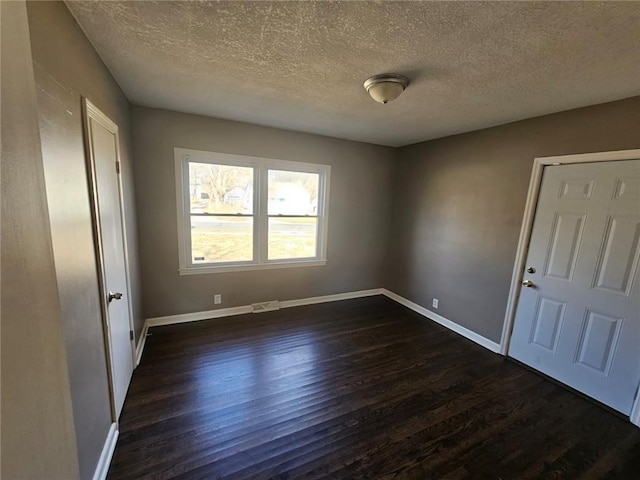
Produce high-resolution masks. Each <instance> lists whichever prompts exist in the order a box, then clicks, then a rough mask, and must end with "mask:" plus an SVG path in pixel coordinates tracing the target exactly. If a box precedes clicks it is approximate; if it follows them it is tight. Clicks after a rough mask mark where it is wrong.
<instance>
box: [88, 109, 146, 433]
mask: <svg viewBox="0 0 640 480" xmlns="http://www.w3.org/2000/svg"><path fill="white" fill-rule="evenodd" d="M82 107H83V108H82V114H83V128H84V138H85V142H84V144H85V154H86V163H87V174H88V179H89V196H90V199H91V217H92V222H91V223H92V225H93V236H94V244H95V248H96V263H97V267H98V283H99V288H100V309H101V314H102V315H101V316H102V330H103V334H104V342H105V351H106V354H107V370H108V372H109V394H110V400H111V417H112V420H113V422H115V423H116V424H117V423H118V416H117V413H116V402H115V387H114V384H115V381H114V378H113V376H114V373H113V350H112V346H111V338H110V336H109V314H108V301H107V288H106V277H105V269H104V256H103V247H102V234H101V232H100V212H99V207H98V189H97V178H96V167H95V160H94V157H93V145H92V143H91V140H90V138H91V137H90V126H89V118H92V119H93V120H95V121H96V122H98V123H99V124H100V125H102V126H103V127H104V128H105V129H107V130H108V131H109V132H110V133H112V134H113V135H114V136H115V139H116V161H117V165H118V167H117V168H118V169H119V172H120V173H119V175H118V198H119V204H120V222H121V226H122V247H123V252H124V269H125V281H126V285H125V287H126V293H125V298H126V300H127V309H128V310H129V330H130V331H134V326H133V306H132V304H131V278H130V272H129V250H128V249H127V230H126V221H125V212H124V196H123V188H122V170H121V166H120V165H121V163H120V134H119V132H118V125H116V124H115V123H114V122H113V121H112V120H111V119H110V118H109V117H107V116H106V115H105V114H104V113H102V112H101V111H100V110H99V109H98V108H97V107H96V106H95V105H94V104H93V103H91V101H90V100H89V99H87V98H85V97H83V98H82ZM114 168H116V166H115V165H114ZM130 346H131V359H132V362H133V365H134V366H135V364H136V351H135V341H134V340H133V339H132V340H131V341H130Z"/></svg>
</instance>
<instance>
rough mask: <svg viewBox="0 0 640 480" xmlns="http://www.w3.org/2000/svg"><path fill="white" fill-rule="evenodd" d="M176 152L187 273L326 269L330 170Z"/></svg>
mask: <svg viewBox="0 0 640 480" xmlns="http://www.w3.org/2000/svg"><path fill="white" fill-rule="evenodd" d="M174 152H175V162H176V192H177V206H178V212H177V213H178V243H179V266H180V268H179V269H180V273H181V274H194V273H213V272H224V271H241V270H258V269H268V268H285V267H295V266H317V265H324V264H326V260H327V256H326V251H327V226H328V209H327V206H328V199H329V180H330V173H331V167H330V166H328V165H319V164H312V163H303V162H291V161H284V160H273V159H267V158H260V157H248V156H242V155H230V154H223V153H214V152H204V151H198V150H188V149H183V148H176V149H175V151H174Z"/></svg>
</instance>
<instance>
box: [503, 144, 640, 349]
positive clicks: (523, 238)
mask: <svg viewBox="0 0 640 480" xmlns="http://www.w3.org/2000/svg"><path fill="white" fill-rule="evenodd" d="M638 158H640V149H634V150H617V151H613V152H597V153H583V154H578V155H562V156H556V157H539V158H535V159H534V160H533V170H532V172H531V180H530V182H529V192H528V194H527V203H526V205H525V209H524V216H523V219H522V227H521V229H520V238H519V239H518V249H517V251H516V258H515V262H514V267H513V272H512V274H511V287H510V289H509V297H508V299H507V309H506V313H505V318H504V323H503V327H502V336H501V339H500V353H501V354H502V355H507V354H508V352H509V342H510V340H511V332H512V330H513V322H514V320H515V314H516V308H517V303H518V296H519V294H520V288H521V285H520V283H521V281H522V275H523V270H524V266H525V262H526V260H527V253H528V248H529V240H530V238H531V230H532V228H533V219H534V216H535V211H536V204H537V203H538V194H539V192H540V183H541V182H542V173H543V170H544V167H545V166H547V165H565V164H573V163H589V162H611V161H616V160H635V159H638Z"/></svg>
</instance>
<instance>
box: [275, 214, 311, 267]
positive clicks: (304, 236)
mask: <svg viewBox="0 0 640 480" xmlns="http://www.w3.org/2000/svg"><path fill="white" fill-rule="evenodd" d="M317 231H318V219H317V218H314V217H311V218H300V217H294V218H291V217H276V218H273V217H271V218H269V244H268V257H269V260H276V259H285V258H309V257H315V256H316V241H317Z"/></svg>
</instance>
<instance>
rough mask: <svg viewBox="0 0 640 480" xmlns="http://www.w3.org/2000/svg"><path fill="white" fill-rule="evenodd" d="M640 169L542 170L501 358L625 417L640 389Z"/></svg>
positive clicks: (629, 165)
mask: <svg viewBox="0 0 640 480" xmlns="http://www.w3.org/2000/svg"><path fill="white" fill-rule="evenodd" d="M639 240H640V160H628V161H616V162H598V163H583V164H572V165H558V166H547V167H545V169H544V175H543V178H542V185H541V187H540V196H539V199H538V204H537V208H536V214H535V220H534V224H533V230H532V234H531V241H530V244H529V253H528V256H527V261H526V266H525V268H526V269H527V270H526V272H525V273H524V281H523V286H522V289H521V291H520V298H519V301H518V307H517V311H516V317H515V323H514V329H513V334H512V337H511V344H510V347H509V355H510V356H512V357H514V358H516V359H517V360H519V361H521V362H523V363H525V364H527V365H530V366H531V367H533V368H535V369H537V370H539V371H541V372H543V373H545V374H547V375H549V376H551V377H553V378H555V379H557V380H559V381H561V382H563V383H565V384H567V385H569V386H571V387H573V388H575V389H576V390H579V391H581V392H583V393H585V394H587V395H589V396H591V397H593V398H595V399H597V400H599V401H600V402H602V403H604V404H606V405H609V406H610V407H612V408H614V409H616V410H618V411H620V412H622V413H624V414H627V415H628V414H629V413H630V411H631V407H632V405H633V400H634V397H635V394H636V390H637V388H638V384H639V381H640V293H639V292H640V282H639V281H637V278H636V277H637V273H638V260H639V257H640V245H639Z"/></svg>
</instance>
